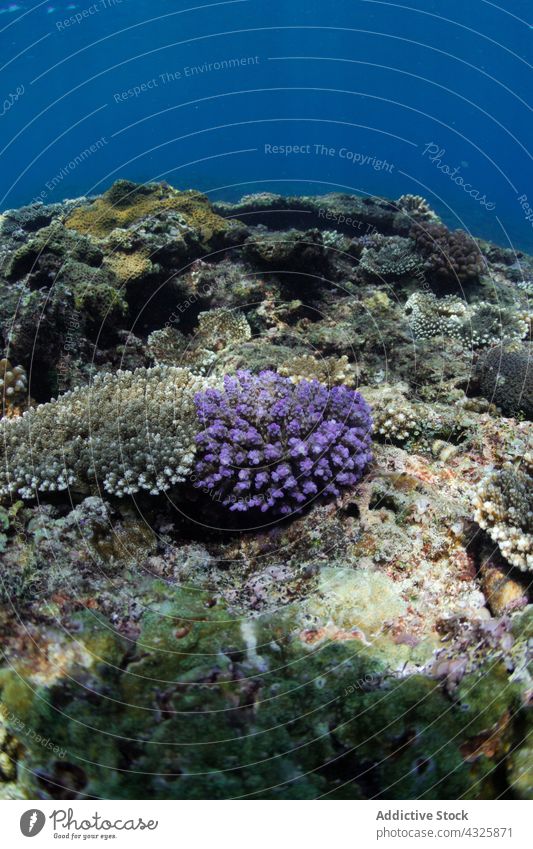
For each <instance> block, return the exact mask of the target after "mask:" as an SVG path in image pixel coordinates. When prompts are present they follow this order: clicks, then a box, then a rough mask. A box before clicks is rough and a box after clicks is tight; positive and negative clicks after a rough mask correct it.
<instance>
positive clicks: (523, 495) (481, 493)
mask: <svg viewBox="0 0 533 849" xmlns="http://www.w3.org/2000/svg"><path fill="white" fill-rule="evenodd" d="M474 507H475V514H474V518H475V520H476V522H477V523H478V524H479V525H480V527H482V528H483V529H484V530H486V531H487V532H488V534H489V536H490V537H491V539H493V540H494V542H496V543H498V545H499V547H500V551H501V553H502V554H503V556H504V557H505V559H506V560H507V561H508V562H509V563H510V564H511V565H512V566H516V567H517V568H518V569H521V570H522V571H523V572H526V571H531V570H533V478H532V477H531V475H530V474H527V473H526V472H524V471H521V470H517V469H514V468H513V467H512V466H508V467H507V468H504V469H501V470H497V471H495V472H492V473H491V474H489V475H487V477H485V478H484V479H483V480H482V481H481V483H480V484H479V486H478V487H477V490H476V493H475V496H474Z"/></svg>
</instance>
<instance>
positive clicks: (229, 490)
mask: <svg viewBox="0 0 533 849" xmlns="http://www.w3.org/2000/svg"><path fill="white" fill-rule="evenodd" d="M195 403H196V411H197V414H198V417H199V419H200V422H201V425H202V427H203V430H202V431H201V432H200V433H199V434H198V436H197V437H196V443H197V461H196V467H195V476H194V483H195V486H196V487H199V488H202V489H204V491H206V492H208V493H209V494H210V495H211V496H212V497H213V498H216V499H217V500H219V501H220V502H221V503H222V504H223V505H225V506H226V507H230V509H231V510H239V511H246V510H251V509H254V508H255V509H257V508H259V509H260V510H261V511H262V512H266V511H271V512H272V513H275V514H278V515H279V514H282V515H286V514H288V513H292V512H293V511H295V510H301V509H302V508H303V507H305V505H306V504H308V503H309V502H311V501H312V500H313V499H315V498H317V497H319V496H327V495H333V496H337V495H339V494H340V490H341V489H343V488H346V487H351V486H353V485H354V484H356V483H357V482H358V481H359V480H360V478H361V476H362V474H363V472H364V470H365V468H366V466H367V465H368V463H369V462H370V460H371V459H372V454H371V437H370V432H371V428H372V419H371V415H370V409H369V407H368V404H367V403H366V401H365V400H364V398H362V396H361V395H360V394H359V393H358V392H356V391H355V390H353V389H350V388H349V387H347V386H334V387H332V388H328V387H327V386H324V384H322V383H319V382H318V381H317V380H312V381H308V380H302V381H301V382H300V383H298V384H296V385H295V384H294V383H292V382H291V381H290V380H289V379H288V378H286V377H281V376H280V375H278V374H276V372H273V371H263V372H261V373H260V374H258V375H254V374H251V373H250V372H248V371H239V372H237V374H236V375H235V376H234V377H229V376H226V377H225V378H224V388H223V389H222V390H218V389H207V390H206V391H205V392H199V393H198V394H197V395H196V397H195Z"/></svg>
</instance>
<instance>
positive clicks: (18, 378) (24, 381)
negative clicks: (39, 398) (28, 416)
mask: <svg viewBox="0 0 533 849" xmlns="http://www.w3.org/2000/svg"><path fill="white" fill-rule="evenodd" d="M27 394H28V377H27V374H26V369H25V368H24V366H14V367H13V366H12V365H11V363H10V362H9V360H7V359H3V360H0V396H1V398H2V409H3V410H4V411H6V412H7V411H9V409H11V408H13V407H15V406H16V405H18V404H20V403H21V402H23V401H24V398H25V396H26V395H27Z"/></svg>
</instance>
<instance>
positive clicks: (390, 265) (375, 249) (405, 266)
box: [359, 236, 421, 280]
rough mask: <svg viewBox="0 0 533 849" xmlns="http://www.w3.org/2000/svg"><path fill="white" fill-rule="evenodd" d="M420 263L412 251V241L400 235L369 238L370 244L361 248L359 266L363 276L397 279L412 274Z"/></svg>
mask: <svg viewBox="0 0 533 849" xmlns="http://www.w3.org/2000/svg"><path fill="white" fill-rule="evenodd" d="M420 265H421V263H420V259H419V257H418V256H417V255H416V254H415V253H414V251H413V242H412V241H411V240H410V239H403V238H402V237H401V236H391V237H390V238H388V239H385V238H384V237H381V239H378V238H376V237H372V238H371V246H370V247H365V248H363V253H362V255H361V259H360V261H359V268H360V269H361V271H362V272H363V274H364V276H365V277H368V278H369V279H373V278H378V279H382V280H389V279H390V280H397V279H400V278H402V277H406V276H408V275H409V274H411V275H414V274H415V273H416V271H417V270H418V269H419V267H420Z"/></svg>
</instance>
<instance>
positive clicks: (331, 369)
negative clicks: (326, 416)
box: [278, 354, 357, 386]
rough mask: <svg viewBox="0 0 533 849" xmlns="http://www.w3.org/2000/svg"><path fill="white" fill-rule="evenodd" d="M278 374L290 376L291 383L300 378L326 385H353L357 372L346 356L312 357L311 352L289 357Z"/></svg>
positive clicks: (297, 381)
mask: <svg viewBox="0 0 533 849" xmlns="http://www.w3.org/2000/svg"><path fill="white" fill-rule="evenodd" d="M278 372H279V374H281V375H283V376H284V377H290V379H291V380H292V382H293V383H299V382H300V381H301V380H319V381H320V382H321V383H325V384H326V385H327V386H335V385H338V384H340V383H344V385H345V386H355V384H356V378H357V373H356V369H355V366H354V365H352V364H351V363H350V362H349V361H348V357H347V356H346V355H343V356H342V357H320V358H319V357H313V356H312V355H311V354H303V355H301V356H296V357H291V358H290V359H288V360H286V361H285V362H284V363H283V365H282V366H280V368H279V369H278Z"/></svg>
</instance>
